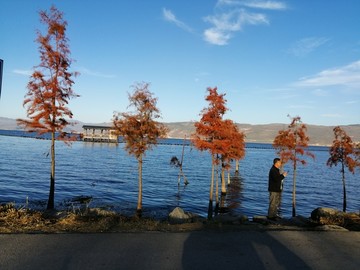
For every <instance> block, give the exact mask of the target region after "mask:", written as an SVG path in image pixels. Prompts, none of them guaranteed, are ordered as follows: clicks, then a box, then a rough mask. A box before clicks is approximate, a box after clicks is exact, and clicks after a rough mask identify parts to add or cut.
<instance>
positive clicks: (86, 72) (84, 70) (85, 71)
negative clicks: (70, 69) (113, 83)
mask: <svg viewBox="0 0 360 270" xmlns="http://www.w3.org/2000/svg"><path fill="white" fill-rule="evenodd" d="M79 72H80V74H82V75H88V76H93V77H99V78H108V79H111V78H115V77H116V75H113V74H104V73H101V72H97V71H92V70H90V69H87V68H84V67H82V68H79Z"/></svg>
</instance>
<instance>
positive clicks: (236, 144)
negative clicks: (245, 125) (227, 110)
mask: <svg viewBox="0 0 360 270" xmlns="http://www.w3.org/2000/svg"><path fill="white" fill-rule="evenodd" d="M218 133H219V134H218V137H217V138H216V139H215V140H214V145H215V149H216V151H217V154H219V155H220V161H221V194H222V195H225V194H226V185H225V182H226V181H225V171H226V170H229V168H230V164H231V161H233V160H240V159H243V158H244V156H245V135H244V133H243V132H240V131H239V129H238V127H237V126H236V125H235V123H234V122H233V121H231V120H224V121H222V122H221V123H220V127H219V129H218Z"/></svg>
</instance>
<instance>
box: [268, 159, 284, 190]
mask: <svg viewBox="0 0 360 270" xmlns="http://www.w3.org/2000/svg"><path fill="white" fill-rule="evenodd" d="M284 178H285V176H284V175H282V174H280V170H279V169H278V168H276V167H275V166H274V165H273V166H272V167H271V169H270V171H269V188H268V190H269V191H271V192H281V191H282V190H281V181H282V180H283V179H284Z"/></svg>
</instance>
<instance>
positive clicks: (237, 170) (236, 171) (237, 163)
mask: <svg viewBox="0 0 360 270" xmlns="http://www.w3.org/2000/svg"><path fill="white" fill-rule="evenodd" d="M238 172H239V160H238V159H237V160H235V173H238Z"/></svg>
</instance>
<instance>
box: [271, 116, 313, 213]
mask: <svg viewBox="0 0 360 270" xmlns="http://www.w3.org/2000/svg"><path fill="white" fill-rule="evenodd" d="M306 132H307V127H306V125H305V124H303V123H302V122H301V118H300V117H299V116H297V117H294V118H292V120H291V123H290V125H289V126H288V129H286V130H280V131H279V132H278V135H277V136H276V137H275V139H274V142H273V147H274V148H275V149H276V150H277V153H278V155H279V156H280V158H281V160H282V163H283V164H285V163H287V162H288V161H291V162H292V165H293V192H292V216H293V217H295V216H296V170H297V164H298V163H300V164H302V165H305V164H306V160H304V159H302V158H300V156H303V155H306V156H309V157H312V158H315V156H314V155H313V154H312V153H311V152H309V151H306V150H305V149H306V148H307V147H308V143H309V140H310V139H309V137H308V136H307V135H306Z"/></svg>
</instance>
